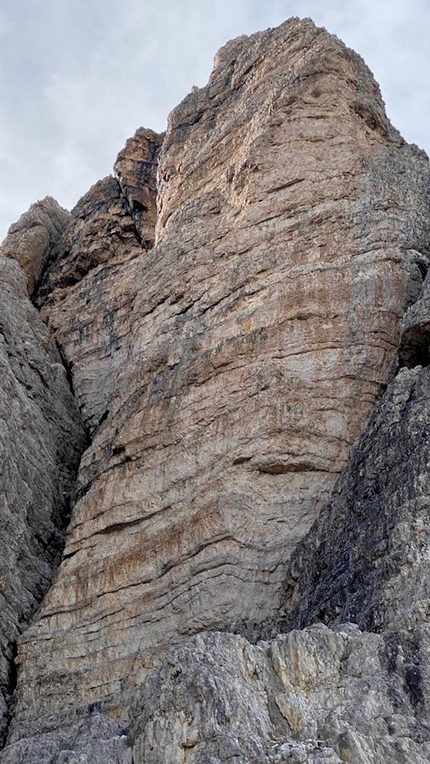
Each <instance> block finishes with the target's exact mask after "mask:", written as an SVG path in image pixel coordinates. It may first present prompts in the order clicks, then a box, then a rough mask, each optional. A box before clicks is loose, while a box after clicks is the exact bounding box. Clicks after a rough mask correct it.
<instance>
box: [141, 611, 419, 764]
mask: <svg viewBox="0 0 430 764" xmlns="http://www.w3.org/2000/svg"><path fill="white" fill-rule="evenodd" d="M429 636H430V631H429V627H428V626H427V627H426V628H424V627H423V628H422V631H421V644H420V650H421V653H420V657H421V659H422V661H423V665H426V663H427V660H428V651H429V648H430V642H429ZM414 658H416V656H414ZM409 659H410V655H408V651H407V649H405V650H404V651H403V649H402V647H401V646H400V645H396V644H395V643H394V641H393V640H392V639H391V638H390V637H384V636H382V635H377V634H363V633H361V632H360V631H359V629H358V628H357V626H355V625H353V624H346V625H345V624H343V625H341V626H339V628H338V629H337V630H336V631H333V630H331V629H328V628H327V627H325V626H324V625H322V624H320V625H318V626H313V627H311V628H309V629H305V630H304V631H292V632H291V633H290V634H287V635H281V636H278V637H277V638H276V639H275V640H274V641H273V642H272V643H267V642H263V643H260V645H257V646H255V647H253V646H251V645H250V644H249V643H248V642H246V640H244V639H242V638H241V637H238V636H235V635H226V634H210V635H203V636H197V637H194V638H193V639H191V640H189V641H187V642H186V643H185V644H183V645H182V646H180V647H179V648H177V649H176V650H175V651H174V652H173V653H171V654H170V655H168V656H167V657H166V659H165V660H164V662H163V664H162V666H161V668H160V669H158V670H157V671H156V672H155V673H154V674H152V675H150V676H149V677H148V679H147V680H146V682H145V683H144V685H143V687H142V688H141V690H140V691H139V693H137V695H136V700H135V704H134V707H133V709H132V719H133V721H132V728H131V743H132V745H133V762H134V764H182V763H183V762H187V764H224V762H225V763H226V762H230V761H235V762H238V764H239V763H240V764H251V762H258V763H259V764H275V762H276V763H278V762H283V761H289V762H294V763H295V764H296V763H297V762H309V764H317V763H318V764H338V763H339V764H340V763H341V762H347V763H348V764H370V763H372V764H387V762H392V763H393V764H411V762H414V764H424V762H427V761H428V760H429V756H430V727H429V725H428V707H426V706H425V705H423V704H422V702H421V698H419V697H418V696H417V695H416V692H415V691H416V687H414V686H413V685H412V686H411V683H410V682H409V681H408V673H407V671H408V661H409ZM428 679H429V677H428V676H427V677H426V684H425V691H428V690H429V689H430V688H429V685H428ZM423 689H424V687H423ZM426 712H427V713H426ZM425 717H427V721H426V718H425Z"/></svg>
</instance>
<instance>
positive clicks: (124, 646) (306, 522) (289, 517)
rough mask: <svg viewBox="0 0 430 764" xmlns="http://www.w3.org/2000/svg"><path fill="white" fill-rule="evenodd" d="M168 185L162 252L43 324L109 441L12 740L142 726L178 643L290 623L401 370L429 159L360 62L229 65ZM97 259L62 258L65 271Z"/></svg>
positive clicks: (25, 646)
mask: <svg viewBox="0 0 430 764" xmlns="http://www.w3.org/2000/svg"><path fill="white" fill-rule="evenodd" d="M133 145H134V144H133ZM133 150H134V149H133ZM143 153H144V157H145V158H144V161H145V162H147V150H146V149H144V150H143ZM155 156H156V152H154V160H153V165H152V166H153V167H154V166H155ZM124 166H125V165H124V164H123V167H124ZM137 166H138V163H135V164H133V163H131V165H128V168H129V169H130V167H132V168H133V167H134V168H136V167H137ZM130 171H131V170H130ZM147 171H148V168H146V169H145V172H144V173H143V175H144V176H145V177H146V178H148V174H146V175H145V173H147ZM133 172H134V170H133ZM150 174H151V173H149V175H150ZM158 176H159V196H158V213H159V214H158V219H157V226H156V231H155V242H156V243H155V246H154V247H153V248H152V249H149V248H146V249H145V251H142V248H141V247H140V250H139V249H138V248H136V247H135V246H134V244H133V245H131V244H130V247H131V248H128V246H129V244H128V238H127V237H128V234H127V235H126V234H125V233H121V232H119V240H120V239H121V236H122V238H123V239H124V237H125V239H126V241H125V245H124V246H125V249H124V247H123V246H122V245H121V246H120V244H119V240H118V246H116V247H115V249H114V251H113V253H112V255H113V260H110V259H109V262H108V263H105V262H102V261H101V260H98V261H97V264H96V265H95V266H94V267H93V266H92V267H91V269H90V270H88V271H87V272H86V273H82V275H81V277H80V279H79V280H75V281H74V283H73V284H71V285H69V286H67V285H64V284H63V285H61V283H57V285H56V286H54V282H53V291H51V293H50V294H49V295H48V297H47V301H46V303H45V306H44V308H43V315H44V316H45V318H46V320H47V321H48V322H49V323H50V325H51V326H52V327H53V328H54V329H55V331H56V337H57V341H58V342H59V344H60V346H61V348H62V352H63V355H64V357H65V359H66V362H68V363H69V364H70V367H71V374H72V376H73V380H74V386H75V391H76V396H77V398H78V400H79V401H80V406H81V408H82V411H83V412H84V416H85V419H86V421H88V422H90V424H91V430H92V433H93V440H92V444H91V446H90V448H89V449H88V450H87V452H86V453H85V455H84V457H83V460H82V463H81V469H80V475H79V487H80V496H81V498H80V500H79V501H78V503H77V505H76V507H75V509H74V513H73V518H72V523H71V526H70V531H69V535H68V542H67V547H66V550H65V557H64V561H63V563H62V565H61V568H60V570H59V574H58V576H57V579H56V582H55V585H54V586H53V587H52V588H51V590H50V592H49V595H48V596H47V597H46V599H45V601H44V604H43V607H42V608H41V610H40V611H39V615H38V619H37V621H36V622H35V623H34V624H33V626H32V627H31V629H30V630H29V631H27V633H26V635H25V637H24V638H23V639H22V641H21V646H20V653H19V662H20V682H19V688H18V693H17V706H16V721H15V733H14V735H15V737H17V736H19V735H20V734H24V732H23V730H24V729H27V730H31V729H32V724H33V721H32V720H34V719H35V717H37V716H38V715H39V714H40V709H41V705H40V704H41V702H42V703H43V709H44V710H45V711H46V712H47V713H51V714H52V713H53V714H55V713H57V712H58V711H59V710H61V709H64V708H68V707H70V708H73V707H75V706H86V705H87V704H92V703H101V704H102V707H103V708H105V709H107V710H109V712H110V713H112V714H117V715H126V714H127V708H128V702H129V698H130V696H131V695H132V693H133V690H134V687H135V686H136V685H138V684H139V683H140V682H141V681H142V680H143V678H144V677H145V676H146V674H147V672H148V671H149V670H150V669H151V668H152V667H153V665H154V662H156V661H157V660H158V659H159V658H160V657H162V655H163V654H164V653H165V650H166V649H167V647H168V646H169V645H170V644H171V643H174V642H175V641H177V640H178V639H181V638H183V637H184V636H185V635H187V634H192V633H194V632H197V631H201V630H203V629H207V628H215V627H219V626H222V625H224V624H226V623H229V622H230V621H232V620H240V619H244V618H253V619H255V620H256V621H260V622H261V621H264V619H266V618H268V617H270V616H271V615H273V614H274V613H275V612H276V611H277V609H278V607H279V604H280V602H281V595H282V585H283V582H284V578H285V566H286V561H287V560H288V557H289V555H290V553H291V551H292V550H293V549H294V547H295V546H296V545H297V543H298V541H299V540H300V539H301V538H302V537H303V536H304V534H305V533H306V531H307V530H308V529H309V527H310V525H311V523H312V521H313V520H314V518H315V516H316V515H317V514H318V512H319V510H320V508H321V507H322V506H323V504H324V503H325V501H326V500H327V498H328V496H329V494H330V492H331V490H332V487H333V485H334V482H335V480H336V477H337V475H338V473H339V471H340V470H341V468H342V467H343V466H344V465H345V463H346V460H347V458H348V454H349V450H350V447H351V444H352V443H353V442H354V441H355V440H356V439H357V438H358V436H359V435H360V433H361V432H362V431H363V429H364V427H365V424H366V422H367V420H368V418H369V415H370V412H371V410H372V407H373V405H374V402H375V400H376V398H377V397H378V396H379V395H380V394H381V392H382V391H383V389H384V387H385V385H386V384H387V382H388V381H389V380H390V378H391V377H392V375H393V372H394V369H395V367H396V363H397V345H398V340H399V322H400V319H401V316H402V314H403V311H404V308H405V304H406V302H407V298H408V294H409V293H410V291H411V290H410V280H411V277H412V276H411V274H412V275H414V273H412V271H411V266H410V259H408V254H407V253H408V252H410V251H412V250H413V251H415V252H418V253H422V255H423V257H424V256H425V251H426V248H427V249H428V241H429V237H428V229H429V219H428V207H429V177H430V174H429V164H428V160H427V158H426V156H425V155H424V154H423V153H422V152H420V151H419V150H417V149H416V148H414V147H410V146H408V145H407V144H405V142H404V141H403V140H402V139H401V137H400V136H399V134H398V133H397V132H396V131H395V130H394V129H393V128H392V127H391V126H390V124H389V122H388V121H387V118H386V116H385V112H384V107H383V103H382V100H381V97H380V94H379V89H378V87H377V85H376V83H375V82H374V80H373V78H372V76H371V74H370V72H369V71H368V69H367V68H366V67H365V65H364V63H363V62H362V60H361V59H360V58H359V56H357V55H356V54H354V53H353V52H352V51H350V50H348V49H346V48H345V46H344V45H343V44H342V43H341V42H340V41H339V40H337V39H336V38H335V37H332V36H331V35H329V34H327V32H325V31H324V30H322V29H318V28H316V27H315V26H314V25H313V23H312V22H310V21H303V22H301V21H298V20H291V21H289V22H287V23H286V24H284V25H282V26H281V27H279V28H278V29H275V30H269V31H267V32H264V33H261V34H257V35H253V36H252V37H250V38H240V39H239V40H236V41H233V42H232V43H229V44H228V45H227V46H226V47H225V48H223V49H222V50H221V51H220V53H219V54H218V56H217V58H216V62H215V68H214V71H213V74H212V76H211V79H210V82H209V84H208V86H207V87H205V88H203V89H202V90H199V91H197V92H195V93H192V94H190V95H189V96H187V98H186V99H185V100H184V101H183V103H182V104H180V106H179V107H178V108H177V109H175V110H174V112H173V113H172V114H171V116H170V120H169V126H168V130H167V134H166V137H165V139H164V142H163V145H162V148H161V154H160V159H159V167H158ZM118 178H119V180H118V183H119V186H120V191H119V192H118V193H120V196H119V197H118V199H119V203H120V204H121V205H125V203H126V202H127V203H128V208H129V210H130V211H131V212H130V214H131V219H132V220H134V222H135V225H136V226H137V225H139V226H141V220H140V219H139V220H136V219H135V218H133V215H132V212H133V210H132V205H131V204H130V201H129V199H130V198H133V197H132V195H130V196H128V195H126V193H125V191H124V187H121V182H123V181H121V172H119V171H118ZM145 182H148V181H147V180H146V181H145ZM109 183H111V181H109ZM134 185H137V186H138V185H139V184H138V183H137V184H134V183H133V182H130V181H129V182H128V188H129V189H130V188H131V189H133V188H134ZM132 193H135V191H130V194H132ZM124 197H126V199H124ZM136 198H137V197H136ZM138 201H139V200H138ZM139 203H140V204H141V205H143V206H145V204H144V203H143V202H142V201H140V202H139ZM82 204H85V203H84V202H83V203H81V205H78V209H80V208H82ZM124 209H125V207H124ZM137 210H138V212H139V213H140V212H144V210H142V209H140V208H139V207H137ZM135 211H136V209H135ZM127 214H129V213H128V212H127ZM78 216H79V215H78ZM91 219H92V216H91V214H90V215H89V216H88V220H87V221H84V223H83V229H82V231H81V234H82V236H83V237H84V238H83V239H82V241H83V242H84V241H85V231H88V230H89V228H88V226H89V225H90V224H91ZM75 220H76V218H75ZM118 222H119V220H118V218H117V217H115V218H114V219H113V221H112V223H113V224H114V225H115V223H118ZM72 225H73V224H72ZM76 225H78V222H77V221H76ZM112 230H113V229H112ZM139 230H140V231H141V230H142V229H139ZM108 234H109V231H108V223H107V222H106V225H105V227H104V228H103V236H105V237H106V236H108ZM95 236H96V237H98V236H99V234H97V232H95ZM149 238H150V237H148V236H142V234H141V233H140V234H139V236H138V240H139V242H140V241H141V240H142V239H145V240H149ZM90 239H91V237H90ZM98 241H99V239H98V238H96V239H95V240H94V241H88V242H87V244H85V246H84V245H82V247H81V246H80V245H79V244H78V245H77V246H76V247H75V248H74V249H73V246H72V247H71V249H70V250H69V251H68V252H67V251H65V252H64V253H63V259H62V260H61V263H62V264H61V266H59V267H61V269H63V270H64V274H67V272H68V268H69V267H70V269H71V271H72V272H73V269H74V268H75V263H76V258H78V257H81V256H85V251H86V249H87V246H89V247H90V249H91V248H92V247H93V246H95V247H96V248H97V246H98V244H97V242H98ZM72 244H73V242H72ZM102 249H103V250H104V247H102ZM97 258H99V255H97ZM59 262H60V261H59ZM84 270H85V269H84ZM54 271H55V268H54V270H52V274H54ZM54 275H55V274H54ZM53 278H54V276H53ZM66 278H67V275H66ZM48 291H49V290H48ZM116 359H118V360H116ZM41 688H43V700H42V701H41V695H40V693H41ZM20 725H21V727H20ZM20 729H21V732H20V731H19V730H20Z"/></svg>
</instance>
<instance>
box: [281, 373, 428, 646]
mask: <svg viewBox="0 0 430 764" xmlns="http://www.w3.org/2000/svg"><path fill="white" fill-rule="evenodd" d="M429 401H430V367H429V368H425V369H421V367H420V366H418V367H416V368H414V369H410V370H407V369H402V370H401V371H400V373H399V374H398V376H397V377H396V379H395V381H394V382H393V383H392V384H391V385H390V387H389V388H388V390H387V392H386V393H385V395H384V396H383V398H382V399H381V401H380V403H379V404H378V405H377V407H376V410H375V413H374V415H373V416H372V419H371V421H370V424H369V427H368V428H367V430H366V433H365V434H364V436H363V438H362V440H361V442H360V443H359V445H358V447H357V449H356V450H355V452H354V454H353V455H352V457H351V460H350V463H349V465H348V468H347V469H346V470H345V472H344V473H343V475H342V478H341V479H340V481H339V483H338V485H337V487H336V490H335V492H334V495H333V498H332V499H331V501H330V503H329V504H328V506H327V508H326V509H325V510H324V512H323V513H322V514H321V515H320V517H319V518H318V520H317V521H316V523H315V525H314V527H313V528H312V531H311V532H310V533H309V534H308V536H307V538H306V542H303V543H302V544H300V545H299V547H298V548H297V550H296V552H295V553H294V555H293V559H292V561H291V569H290V571H289V575H288V580H287V595H286V607H287V610H289V611H291V612H290V615H289V618H288V619H287V622H288V624H289V625H294V626H296V627H297V626H301V625H303V624H308V623H311V622H312V621H314V620H324V621H325V622H326V623H333V622H336V621H342V620H345V619H348V620H352V621H354V622H355V623H357V624H359V626H360V627H361V628H363V629H367V630H372V631H374V630H376V631H379V630H382V629H387V628H391V629H397V630H402V629H403V630H405V631H407V630H410V629H413V628H415V627H416V626H418V625H419V624H420V623H422V622H424V623H427V622H428V619H429V614H430V567H429V558H430V538H429V531H428V529H429V526H430V500H429V496H430V482H429V469H428V465H429V462H430V451H429V449H430V440H429V437H428V435H429V432H428V431H429V424H428V423H429V418H430V410H429Z"/></svg>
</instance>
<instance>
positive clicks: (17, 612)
mask: <svg viewBox="0 0 430 764" xmlns="http://www.w3.org/2000/svg"><path fill="white" fill-rule="evenodd" d="M34 209H35V208H32V214H33V213H34ZM36 217H37V219H38V220H40V216H39V212H37V215H36ZM25 219H26V218H25V216H23V218H21V223H22V221H23V220H24V221H25ZM27 219H28V218H27ZM37 228H38V229H39V228H40V230H38V231H37V236H36V239H33V237H32V234H28V232H27V230H26V226H24V225H23V229H22V230H23V240H22V242H21V241H20V239H19V236H18V233H17V231H18V229H17V228H16V227H14V228H13V229H12V233H10V234H9V237H8V238H7V239H6V243H7V247H6V252H5V253H6V255H7V257H4V256H3V252H4V250H3V248H1V249H0V272H1V287H2V299H1V301H0V378H1V386H0V454H1V457H0V473H1V489H2V490H1V494H0V744H1V741H2V739H3V735H4V733H5V730H6V721H7V704H8V702H9V700H10V692H11V691H12V689H13V688H14V684H15V666H14V662H13V660H14V656H15V652H16V640H17V638H18V636H19V634H20V633H21V632H22V630H23V629H24V628H25V626H27V624H28V622H29V620H30V618H31V616H32V615H33V613H34V610H35V608H36V606H37V605H38V603H39V602H40V600H41V599H42V596H43V595H44V594H45V592H46V590H47V588H48V587H49V585H50V583H51V578H52V573H53V569H54V567H55V566H56V565H57V564H58V562H59V560H60V557H61V551H62V548H63V545H64V535H65V528H66V524H67V522H68V520H69V517H70V510H71V503H72V498H73V494H74V487H75V479H76V472H77V468H78V464H79V458H80V455H81V452H82V451H83V449H84V445H85V435H84V431H83V427H82V424H81V421H80V417H79V412H78V409H77V406H76V404H75V402H74V399H73V397H72V394H71V392H70V389H69V384H68V381H67V377H66V371H65V369H64V367H63V366H62V364H61V359H60V356H59V354H58V352H57V350H56V348H55V345H54V344H53V342H52V339H51V337H50V334H49V332H48V330H47V328H46V326H45V325H44V324H43V323H42V321H41V319H40V317H39V315H38V313H37V311H36V310H35V308H34V307H33V306H32V305H31V303H30V301H29V298H28V294H27V288H26V275H25V273H24V272H23V270H22V269H21V268H20V266H19V265H18V263H17V262H15V261H14V260H13V259H11V256H12V255H13V250H12V241H15V242H16V245H17V259H18V260H19V261H20V262H22V256H23V253H24V252H25V251H26V247H27V246H28V245H29V239H32V240H33V243H34V241H35V240H37V241H43V240H44V238H45V237H44V234H43V231H42V229H43V224H42V223H40V222H39V223H38V224H37ZM39 234H40V236H39ZM35 235H36V234H35ZM49 235H50V228H49V227H48V231H47V232H46V238H49ZM39 254H40V250H38V249H37V251H36V256H37V257H38V255H39ZM28 264H29V266H30V271H29V272H30V273H32V270H31V263H30V260H28Z"/></svg>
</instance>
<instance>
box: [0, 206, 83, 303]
mask: <svg viewBox="0 0 430 764" xmlns="http://www.w3.org/2000/svg"><path fill="white" fill-rule="evenodd" d="M69 217H70V216H69V213H68V212H67V210H64V209H63V208H62V207H60V205H59V204H58V203H57V202H56V201H55V199H52V197H50V196H47V197H46V198H45V199H43V201H41V202H36V203H35V204H32V205H31V207H30V209H29V210H28V211H27V212H24V214H23V215H21V217H20V219H19V220H18V222H17V223H14V224H13V225H11V227H10V228H9V231H8V234H7V236H6V238H5V240H4V241H3V243H2V246H1V254H2V257H10V258H12V259H13V260H16V261H17V262H18V263H19V264H20V266H21V268H22V269H23V271H24V273H25V274H26V276H27V286H28V292H29V294H30V296H33V294H34V292H35V289H36V288H37V286H38V285H39V281H40V279H41V277H42V274H43V272H44V270H45V268H46V266H47V264H48V261H49V260H50V259H54V258H55V256H56V253H57V247H58V246H59V242H60V239H61V236H62V233H63V231H64V229H65V227H66V226H67V223H68V222H69Z"/></svg>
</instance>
